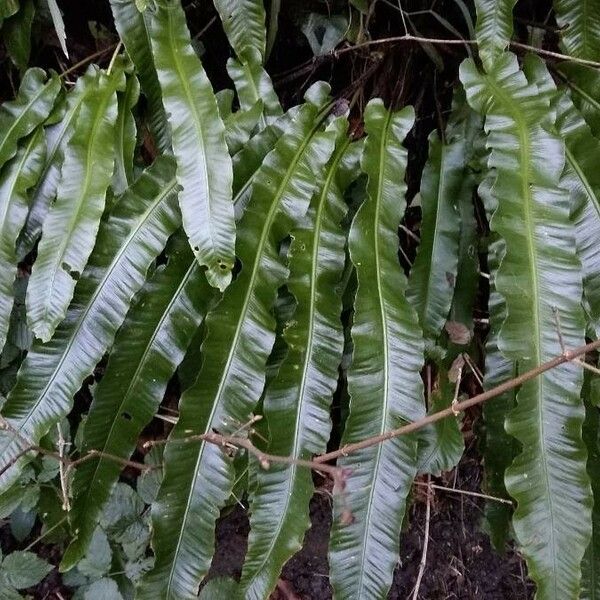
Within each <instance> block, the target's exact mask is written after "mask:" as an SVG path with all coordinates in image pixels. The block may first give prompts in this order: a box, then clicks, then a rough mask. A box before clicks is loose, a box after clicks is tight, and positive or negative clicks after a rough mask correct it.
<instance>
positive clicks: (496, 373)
mask: <svg viewBox="0 0 600 600" xmlns="http://www.w3.org/2000/svg"><path fill="white" fill-rule="evenodd" d="M503 253H504V244H503V242H502V241H500V240H497V241H496V242H495V243H493V244H492V245H491V246H490V249H489V254H488V264H489V268H490V297H489V301H488V312H489V319H490V331H489V333H488V337H487V340H486V345H485V376H484V380H483V385H484V388H485V389H487V390H489V389H492V388H494V387H496V386H498V385H500V384H502V383H504V382H505V381H508V380H510V379H512V378H513V377H515V376H516V375H517V373H516V365H515V363H514V361H512V360H510V359H507V358H505V357H504V356H503V355H502V352H500V349H499V348H498V334H499V332H500V328H501V327H502V323H503V322H504V319H505V318H506V303H505V302H504V299H503V298H502V296H501V295H500V294H499V293H498V292H497V291H496V289H495V278H496V272H497V269H498V264H499V263H500V258H501V254H503ZM514 407H515V392H514V390H511V391H509V392H506V393H504V394H501V395H500V396H497V397H496V398H492V399H491V400H488V401H487V402H485V403H484V404H483V407H482V412H483V423H484V427H485V441H484V445H483V466H484V473H485V479H484V489H485V492H486V493H487V494H489V495H490V496H494V497H496V498H508V493H507V491H506V486H505V485H504V473H505V471H506V469H507V468H508V467H509V466H510V464H511V463H512V461H513V460H514V458H515V456H516V454H517V450H518V448H517V444H516V441H515V439H514V438H513V437H512V436H510V435H509V434H508V433H507V432H506V430H505V429H504V423H505V421H506V417H507V416H508V413H509V412H510V411H511V410H512V409H513V408H514ZM512 513H513V507H512V506H510V505H509V504H506V503H503V502H497V501H494V500H488V501H487V502H486V505H485V519H486V526H487V529H488V532H489V535H490V540H491V541H492V544H493V545H494V548H496V549H497V550H498V551H499V552H503V551H504V548H505V545H506V542H507V540H508V538H509V534H510V526H511V524H510V521H511V517H512Z"/></svg>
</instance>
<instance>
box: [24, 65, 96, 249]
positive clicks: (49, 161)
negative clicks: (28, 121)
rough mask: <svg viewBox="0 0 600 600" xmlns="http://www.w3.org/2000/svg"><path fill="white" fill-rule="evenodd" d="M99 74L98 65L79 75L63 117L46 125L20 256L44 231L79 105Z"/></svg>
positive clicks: (92, 90)
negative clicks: (41, 164) (41, 165)
mask: <svg viewBox="0 0 600 600" xmlns="http://www.w3.org/2000/svg"><path fill="white" fill-rule="evenodd" d="M99 76H100V72H99V71H98V69H96V68H95V67H89V68H88V70H87V71H86V72H85V74H84V75H82V76H81V77H79V78H78V79H77V83H76V84H75V87H74V88H73V89H72V91H71V92H69V94H67V99H66V108H65V112H64V114H63V115H62V117H61V118H60V120H59V121H58V122H57V123H53V124H51V125H48V126H47V127H45V129H44V135H45V137H46V146H47V152H46V164H45V165H44V170H43V171H42V174H41V175H40V178H39V180H38V183H37V185H36V186H35V187H34V189H33V190H32V192H31V201H30V205H31V208H30V210H29V214H28V215H27V221H26V222H25V227H24V229H23V231H22V232H21V235H20V238H19V241H18V247H17V253H18V255H19V258H20V259H22V258H23V257H24V256H25V255H26V254H28V253H29V252H31V250H32V249H33V246H34V245H35V242H36V241H37V239H38V237H39V235H40V233H41V231H42V224H43V222H44V220H45V218H46V216H47V214H48V210H49V208H50V203H51V202H52V200H54V198H55V196H56V191H57V188H58V182H59V180H60V169H61V166H62V162H63V160H64V151H65V148H66V145H67V143H68V141H69V138H70V137H71V135H72V134H73V129H74V126H75V123H76V119H77V116H78V114H79V109H80V108H81V105H82V104H83V103H84V102H85V100H86V97H87V96H88V94H93V93H94V91H95V90H96V87H97V78H98V77H99Z"/></svg>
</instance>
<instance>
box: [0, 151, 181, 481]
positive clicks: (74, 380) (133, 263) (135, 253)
mask: <svg viewBox="0 0 600 600" xmlns="http://www.w3.org/2000/svg"><path fill="white" fill-rule="evenodd" d="M176 189H177V184H176V182H175V178H174V165H173V163H172V161H171V160H168V159H166V158H165V159H158V160H157V161H156V162H155V164H154V165H153V166H152V167H151V168H149V169H148V170H146V171H145V173H144V174H142V175H141V177H140V178H139V179H138V180H137V182H136V183H135V184H134V186H132V187H131V188H130V189H129V190H128V191H127V193H126V194H125V195H124V196H123V197H122V198H121V199H120V200H119V202H118V203H117V204H116V206H115V209H114V211H113V213H112V214H111V215H110V217H109V218H108V219H107V220H106V221H103V223H102V225H101V227H100V231H99V234H98V240H97V244H96V247H95V250H94V252H93V253H92V255H91V257H90V260H89V262H88V266H87V267H86V270H85V271H84V273H83V274H82V277H81V279H80V280H79V282H78V284H77V288H76V291H75V296H74V298H73V302H72V303H71V307H70V309H69V312H68V314H67V317H66V319H65V320H64V321H63V322H62V323H61V324H60V325H59V326H58V328H57V329H56V332H55V334H54V336H53V338H52V339H51V340H50V342H49V343H47V344H40V343H38V344H35V345H34V347H33V348H32V349H31V351H30V352H29V353H28V355H27V357H26V359H25V360H24V362H23V364H22V366H21V369H20V370H19V374H18V378H17V383H16V385H15V387H14V388H13V389H12V390H11V392H10V394H9V395H8V398H7V399H6V403H5V404H4V405H3V406H2V415H3V417H4V418H5V419H6V420H7V421H8V422H9V423H10V425H11V426H12V427H13V428H14V429H16V430H17V431H18V432H19V434H20V437H17V436H15V435H14V434H13V433H12V432H7V431H4V432H2V434H1V435H0V469H3V468H4V467H6V466H7V465H9V464H10V463H11V461H12V460H14V458H15V457H16V456H17V455H18V454H19V453H20V452H21V451H22V450H23V447H24V444H25V440H28V441H30V442H34V443H36V442H38V441H39V440H40V439H41V437H42V436H43V435H44V434H45V433H47V432H48V430H49V429H50V428H51V427H52V426H53V425H54V424H55V423H57V422H58V421H59V420H60V419H61V418H63V417H64V416H65V415H66V414H67V413H68V412H69V410H70V408H71V403H72V398H73V396H74V394H75V393H76V392H77V390H78V389H79V387H80V386H81V384H82V382H83V381H84V379H85V378H86V377H87V376H88V375H90V374H91V372H92V370H93V368H94V366H95V365H96V363H97V362H98V361H99V360H100V359H101V358H102V356H103V354H104V353H105V352H106V350H107V348H108V347H109V346H110V345H111V343H112V341H113V339H114V335H115V332H116V330H117V329H118V327H119V326H120V325H121V323H122V322H123V319H124V318H125V315H126V313H127V311H128V309H129V305H130V303H131V300H132V298H133V296H134V295H135V294H136V293H137V291H138V290H139V289H140V288H141V286H142V284H143V283H144V279H145V277H146V272H147V270H148V268H149V266H150V264H151V262H152V261H153V260H154V258H155V257H156V256H157V255H158V253H159V252H160V251H161V250H162V249H163V247H164V245H165V243H166V240H167V238H168V236H169V235H170V234H171V233H172V232H173V231H174V230H175V229H176V227H177V226H178V225H179V215H178V213H177V209H176V203H177V199H176ZM22 438H23V439H22ZM23 462H24V459H20V460H18V461H16V463H15V464H14V465H13V466H12V467H10V468H9V469H8V470H7V471H6V472H5V473H4V474H3V475H2V477H0V491H3V490H5V489H7V488H8V486H10V484H11V483H12V482H14V481H15V480H16V478H17V477H18V474H19V472H20V470H21V467H22V465H23Z"/></svg>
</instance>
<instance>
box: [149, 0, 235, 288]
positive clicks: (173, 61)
mask: <svg viewBox="0 0 600 600" xmlns="http://www.w3.org/2000/svg"><path fill="white" fill-rule="evenodd" d="M150 37H151V41H152V50H153V54H154V61H155V63H156V69H157V71H158V75H159V81H160V85H161V88H162V95H163V104H164V106H165V110H166V111H167V114H168V119H169V124H170V125H171V131H172V135H173V151H174V153H175V158H176V160H177V181H178V183H179V184H180V185H181V187H182V188H183V189H182V190H181V192H180V193H179V205H180V207H181V213H182V215H183V227H184V229H185V231H186V233H187V235H188V238H189V240H190V245H191V247H192V250H193V251H194V254H195V255H196V258H197V259H198V262H199V263H200V265H206V266H207V267H208V269H207V271H206V276H207V278H208V282H209V283H210V284H211V285H212V286H214V287H218V288H219V289H220V290H221V291H223V290H224V289H225V288H226V287H227V286H228V285H229V283H230V282H231V270H232V269H233V266H234V260H235V256H234V255H235V221H234V217H233V202H232V191H231V186H232V179H233V174H232V166H231V158H230V157H229V152H228V150H227V144H226V143H225V126H224V125H223V121H222V120H221V117H220V116H219V111H218V108H217V102H216V100H215V96H214V94H213V90H212V87H211V85H210V81H209V80H208V77H207V76H206V73H205V72H204V69H203V67H202V64H201V63H200V60H199V58H198V57H197V55H196V53H195V52H194V49H193V48H192V44H191V41H190V33H189V31H188V28H187V24H186V20H185V14H184V12H183V9H182V7H181V4H180V0H157V2H156V11H155V12H154V13H153V14H152V16H151V18H150Z"/></svg>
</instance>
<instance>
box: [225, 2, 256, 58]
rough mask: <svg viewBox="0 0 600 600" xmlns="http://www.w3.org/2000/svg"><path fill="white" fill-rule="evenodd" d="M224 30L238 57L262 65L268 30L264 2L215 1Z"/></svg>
mask: <svg viewBox="0 0 600 600" xmlns="http://www.w3.org/2000/svg"><path fill="white" fill-rule="evenodd" d="M213 4H214V5H215V8H216V9H217V12H218V13H219V16H220V17H221V22H222V23H223V29H224V30H225V34H226V35H227V39H228V40H229V43H230V44H231V47H232V48H233V51H234V52H235V54H236V56H237V57H238V58H239V59H240V60H241V61H242V62H247V63H259V64H260V63H262V62H263V61H264V56H265V46H266V43H267V41H266V29H265V6H264V4H263V0H213Z"/></svg>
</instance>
